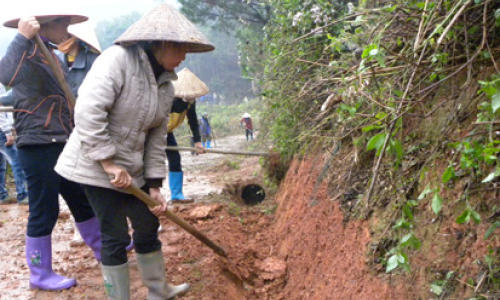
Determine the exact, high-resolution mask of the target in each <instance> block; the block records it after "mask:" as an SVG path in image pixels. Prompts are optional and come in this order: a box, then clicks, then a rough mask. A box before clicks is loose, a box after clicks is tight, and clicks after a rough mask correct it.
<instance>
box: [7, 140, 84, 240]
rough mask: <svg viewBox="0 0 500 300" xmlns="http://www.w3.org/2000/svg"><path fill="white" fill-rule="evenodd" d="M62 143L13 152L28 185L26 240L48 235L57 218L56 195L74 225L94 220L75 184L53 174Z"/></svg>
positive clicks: (82, 194)
mask: <svg viewBox="0 0 500 300" xmlns="http://www.w3.org/2000/svg"><path fill="white" fill-rule="evenodd" d="M63 148H64V144H62V143H54V144H47V145H36V146H24V147H20V148H18V149H17V154H18V158H19V163H20V164H21V168H22V169H23V171H24V174H25V175H26V181H27V182H28V197H29V211H30V214H29V217H28V232H27V235H28V236H29V237H41V236H46V235H49V234H51V233H52V230H53V229H54V226H55V225H56V222H57V217H58V216H59V194H61V196H62V197H63V198H64V200H65V201H66V203H67V204H68V207H69V210H70V211H71V214H73V217H74V218H75V221H76V222H85V221H87V220H88V219H90V218H93V217H94V212H93V211H92V207H91V206H90V204H89V202H88V200H87V197H86V196H85V193H84V192H83V190H82V188H81V186H80V185H79V184H78V183H75V182H72V181H69V180H67V179H65V178H63V177H61V176H60V175H59V174H57V173H56V171H54V167H55V165H56V163H57V158H58V157H59V155H60V154H61V152H62V150H63Z"/></svg>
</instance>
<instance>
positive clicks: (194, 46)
mask: <svg viewBox="0 0 500 300" xmlns="http://www.w3.org/2000/svg"><path fill="white" fill-rule="evenodd" d="M154 41H158V42H174V43H179V44H185V45H188V51H187V52H188V53H201V52H209V51H213V50H214V49H215V47H214V46H213V45H210V44H198V43H189V42H185V41H179V40H168V39H161V40H155V39H148V38H144V39H128V40H126V41H120V40H116V41H115V44H117V45H123V46H127V45H133V44H137V43H140V42H148V43H150V42H154Z"/></svg>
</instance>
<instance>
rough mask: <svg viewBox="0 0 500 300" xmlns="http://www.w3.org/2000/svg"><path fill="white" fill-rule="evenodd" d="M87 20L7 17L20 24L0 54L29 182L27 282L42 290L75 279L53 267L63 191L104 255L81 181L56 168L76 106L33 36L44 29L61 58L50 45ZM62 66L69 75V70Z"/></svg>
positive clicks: (50, 15)
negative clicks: (56, 225) (59, 272)
mask: <svg viewBox="0 0 500 300" xmlns="http://www.w3.org/2000/svg"><path fill="white" fill-rule="evenodd" d="M86 20H87V17H84V16H81V15H76V14H54V13H48V14H34V16H33V15H32V16H28V17H23V18H21V19H19V18H18V19H13V20H10V21H7V22H5V23H4V26H6V27H10V28H18V34H17V35H16V37H15V38H14V40H13V41H12V43H11V44H10V46H9V48H8V50H7V53H6V54H5V56H4V57H3V58H2V59H1V60H0V70H2V72H0V82H2V83H3V84H5V85H7V86H11V87H12V88H13V89H12V97H13V99H14V119H15V129H16V132H17V139H16V146H17V148H18V156H19V162H20V164H21V168H22V169H23V171H24V174H25V175H26V179H27V182H28V197H29V217H28V226H27V227H28V228H27V234H26V260H27V262H28V266H29V269H30V278H29V282H30V286H31V287H35V288H40V289H44V290H60V289H66V288H70V287H72V286H74V285H76V280H75V279H74V278H67V277H64V276H61V275H58V274H56V273H55V272H54V271H53V269H52V239H51V234H52V230H53V229H54V226H55V224H56V222H57V217H58V215H59V201H58V200H59V199H58V195H59V194H61V195H62V197H63V198H64V200H65V201H66V203H67V204H68V207H69V210H70V211H71V213H72V215H73V217H74V218H75V221H76V225H77V227H78V229H79V230H80V233H81V235H82V237H83V239H84V240H85V242H86V243H87V245H89V246H90V247H91V248H92V250H93V251H94V255H95V257H96V259H97V260H99V261H100V252H101V236H100V232H99V224H98V222H97V219H96V218H95V216H94V212H93V211H92V208H91V206H90V204H89V202H88V200H87V197H86V196H85V193H84V192H83V190H82V188H81V187H80V185H79V184H77V183H75V182H72V181H69V180H68V179H65V178H63V177H61V176H60V175H58V174H57V173H56V172H55V171H54V166H55V165H56V162H57V159H58V157H59V155H60V153H61V152H62V150H63V148H64V145H65V144H66V141H67V139H68V137H69V135H70V133H71V130H72V128H73V121H72V112H71V108H70V106H69V103H68V100H67V99H66V96H65V94H64V91H63V90H62V88H61V87H60V85H59V83H58V81H57V79H56V77H55V75H54V73H53V72H52V70H51V69H50V66H49V64H48V62H47V61H46V57H45V56H44V54H43V53H42V51H41V50H40V48H39V47H38V46H37V45H36V43H35V41H34V37H35V35H36V34H40V37H41V39H42V41H43V42H44V43H45V46H46V47H47V48H48V49H49V51H50V53H51V54H52V56H53V57H54V59H55V60H56V61H57V57H56V56H55V54H54V52H53V46H52V45H53V44H58V43H60V42H62V41H63V40H64V39H65V38H67V36H68V30H67V28H68V25H70V24H74V23H79V22H83V21H86ZM58 63H59V65H61V62H58ZM61 70H62V71H63V73H64V75H65V76H67V70H66V69H64V68H61Z"/></svg>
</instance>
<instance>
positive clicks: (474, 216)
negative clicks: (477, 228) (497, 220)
mask: <svg viewBox="0 0 500 300" xmlns="http://www.w3.org/2000/svg"><path fill="white" fill-rule="evenodd" d="M470 215H471V217H472V220H473V221H474V222H475V223H476V224H479V223H481V216H480V215H479V213H478V212H477V211H473V210H471V212H470Z"/></svg>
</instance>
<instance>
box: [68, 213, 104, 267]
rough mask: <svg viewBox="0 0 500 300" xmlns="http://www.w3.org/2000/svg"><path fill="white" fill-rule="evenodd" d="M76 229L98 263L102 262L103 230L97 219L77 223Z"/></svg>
mask: <svg viewBox="0 0 500 300" xmlns="http://www.w3.org/2000/svg"><path fill="white" fill-rule="evenodd" d="M75 224H76V228H78V231H79V232H80V235H81V236H82V239H83V240H84V241H85V244H87V245H88V246H89V247H90V248H91V249H92V251H94V256H95V258H96V259H97V261H99V262H100V261H101V249H102V244H101V229H100V227H99V222H98V221H97V218H96V217H93V218H90V219H88V220H87V221H84V222H80V223H76V222H75Z"/></svg>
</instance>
